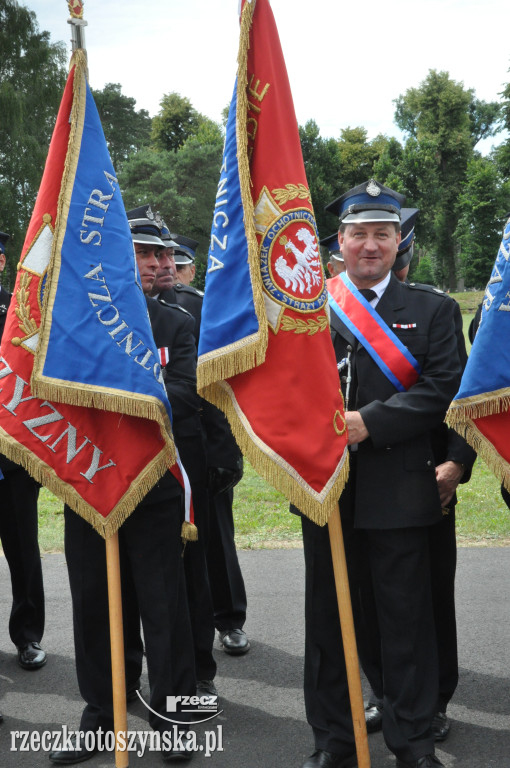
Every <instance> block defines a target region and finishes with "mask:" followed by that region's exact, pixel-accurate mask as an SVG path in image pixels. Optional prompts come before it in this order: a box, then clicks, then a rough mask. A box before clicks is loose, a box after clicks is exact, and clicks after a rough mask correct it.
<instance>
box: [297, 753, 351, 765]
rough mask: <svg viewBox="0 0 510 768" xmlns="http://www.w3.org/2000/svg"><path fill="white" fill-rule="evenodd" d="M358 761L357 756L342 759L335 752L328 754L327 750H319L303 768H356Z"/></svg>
mask: <svg viewBox="0 0 510 768" xmlns="http://www.w3.org/2000/svg"><path fill="white" fill-rule="evenodd" d="M357 765H358V761H357V759H356V755H349V756H348V757H342V755H337V754H335V752H326V750H325V749H317V750H316V751H315V752H314V753H313V755H310V757H309V758H308V760H306V762H304V763H303V768H356V766H357Z"/></svg>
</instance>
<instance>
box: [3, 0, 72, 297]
mask: <svg viewBox="0 0 510 768" xmlns="http://www.w3.org/2000/svg"><path fill="white" fill-rule="evenodd" d="M0 51H1V56H0V114H1V115H2V119H1V121H0V211H1V221H0V229H2V231H4V232H7V233H9V234H10V235H11V238H12V239H11V240H10V241H9V244H8V248H7V267H6V278H7V279H6V281H5V282H7V284H9V285H10V286H12V284H13V282H14V278H15V265H16V263H17V261H18V259H19V255H20V251H21V247H22V244H23V240H24V236H25V231H26V228H27V226H28V222H29V218H30V215H31V212H32V208H33V205H34V202H35V198H36V195H37V190H38V187H39V183H40V180H41V176H42V172H43V168H44V163H45V160H46V155H47V153H48V147H49V142H50V139H51V134H52V131H53V126H54V124H55V118H56V115H57V111H58V106H59V103H60V99H61V96H62V91H63V88H64V85H65V80H66V74H67V73H66V67H65V63H66V53H65V47H64V46H63V44H62V43H56V44H52V43H50V42H49V34H48V32H40V31H39V27H38V24H37V19H36V16H35V14H34V13H33V12H32V11H29V10H28V8H25V7H23V6H20V5H19V4H18V3H17V2H15V0H0Z"/></svg>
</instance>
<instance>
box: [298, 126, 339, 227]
mask: <svg viewBox="0 0 510 768" xmlns="http://www.w3.org/2000/svg"><path fill="white" fill-rule="evenodd" d="M299 138H300V140H301V150H302V152H303V161H304V164H305V171H306V178H307V181H308V186H309V189H310V193H311V196H312V203H313V208H314V213H315V220H316V222H317V228H318V230H319V233H320V237H321V238H323V237H327V236H328V235H330V234H332V233H333V232H334V231H335V229H336V228H337V227H338V220H337V218H336V217H335V216H332V215H331V214H330V213H326V212H325V211H324V207H325V206H326V205H327V204H328V203H330V202H331V201H332V200H333V199H334V198H335V197H336V196H337V193H336V190H337V189H338V182H339V179H340V178H341V164H340V155H339V152H338V146H337V142H336V141H335V140H334V139H323V138H321V136H320V132H319V126H318V125H317V123H316V122H315V121H314V120H309V121H308V122H307V123H306V125H305V126H304V127H301V126H300V128H299Z"/></svg>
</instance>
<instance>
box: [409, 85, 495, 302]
mask: <svg viewBox="0 0 510 768" xmlns="http://www.w3.org/2000/svg"><path fill="white" fill-rule="evenodd" d="M395 105H396V112H395V122H396V124H397V125H398V127H399V128H400V129H401V130H402V131H404V133H407V134H408V136H409V148H408V149H409V151H408V153H407V155H408V157H407V160H408V162H407V168H405V167H404V165H403V164H402V165H401V166H400V167H399V168H398V169H397V170H396V173H397V174H398V175H399V176H401V178H402V179H403V181H404V186H405V187H406V188H407V189H409V190H410V191H411V193H412V194H411V200H409V199H408V200H407V203H408V204H411V203H412V204H414V205H415V206H416V207H418V208H420V209H421V211H422V213H421V216H420V219H423V220H425V221H426V224H425V226H423V228H422V230H421V233H420V229H418V228H417V239H418V241H419V243H420V245H421V246H425V247H426V248H427V249H428V250H429V252H430V255H431V259H432V262H433V265H434V280H435V281H436V282H438V283H439V284H441V285H442V286H443V287H447V288H449V289H450V290H455V287H456V284H457V264H458V254H459V251H460V242H459V239H458V235H457V234H456V232H457V226H458V223H459V219H460V217H461V215H462V212H463V211H462V209H461V206H460V201H459V197H460V193H461V191H462V189H463V187H464V184H465V183H466V178H467V169H468V165H469V162H470V160H471V159H472V158H473V148H474V146H475V144H476V143H477V142H478V141H479V139H480V138H484V137H486V136H491V135H494V134H495V133H497V132H498V130H500V123H499V120H500V114H501V112H500V107H499V106H498V105H497V104H494V103H485V102H482V101H479V100H477V99H475V97H474V94H473V91H472V90H466V89H465V88H464V86H463V84H462V83H456V82H455V81H453V80H451V79H450V78H449V76H448V73H447V72H437V71H435V70H430V72H429V74H428V76H427V78H426V79H425V80H424V81H423V82H422V83H421V85H420V87H419V88H410V89H409V90H408V91H406V93H405V94H404V95H402V96H400V97H399V98H398V99H397V100H396V102H395ZM406 148H407V147H406ZM409 160H410V161H411V162H409ZM416 171H418V175H416ZM420 236H421V237H422V239H419V238H420Z"/></svg>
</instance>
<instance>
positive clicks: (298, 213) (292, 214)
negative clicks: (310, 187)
mask: <svg viewBox="0 0 510 768" xmlns="http://www.w3.org/2000/svg"><path fill="white" fill-rule="evenodd" d="M260 256H261V272H262V282H263V285H264V288H265V289H266V291H267V292H268V294H269V295H270V296H271V298H272V299H274V300H275V301H277V302H278V303H279V304H282V305H283V306H288V307H292V308H293V309H295V310H297V311H299V312H317V310H319V309H321V308H322V307H323V306H324V305H325V303H326V288H325V284H324V272H323V269H322V263H321V260H320V255H319V244H318V236H317V230H316V228H315V220H314V217H313V214H312V213H311V212H310V211H308V210H306V208H302V209H295V210H291V211H285V212H284V213H282V215H280V216H279V217H278V219H276V221H274V222H273V223H272V225H271V226H270V227H269V228H268V229H267V230H266V232H265V234H264V236H263V238H262V243H261V251H260Z"/></svg>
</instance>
